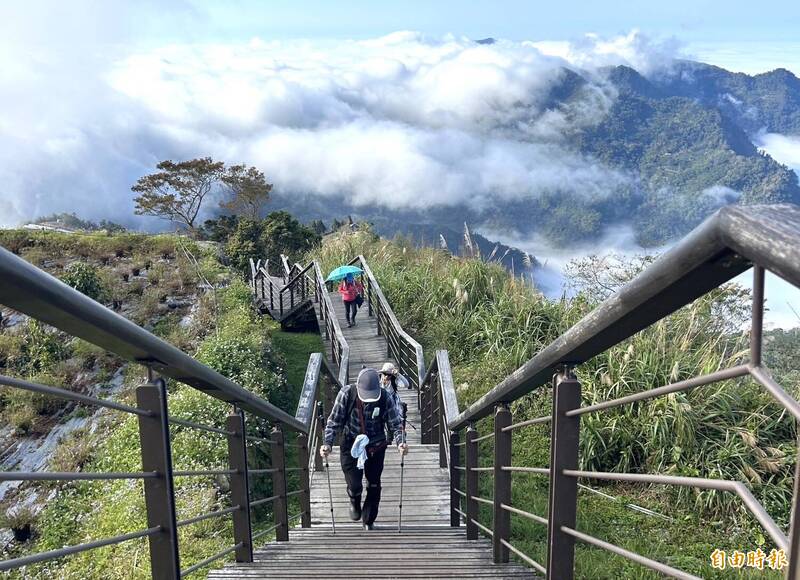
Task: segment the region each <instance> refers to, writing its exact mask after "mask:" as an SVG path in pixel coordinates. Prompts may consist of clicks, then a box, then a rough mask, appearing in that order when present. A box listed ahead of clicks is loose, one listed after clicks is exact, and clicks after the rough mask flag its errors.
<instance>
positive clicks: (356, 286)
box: [339, 281, 364, 302]
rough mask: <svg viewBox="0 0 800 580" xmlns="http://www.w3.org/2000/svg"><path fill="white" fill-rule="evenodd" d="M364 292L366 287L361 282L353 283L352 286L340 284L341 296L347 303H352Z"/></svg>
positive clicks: (344, 283)
mask: <svg viewBox="0 0 800 580" xmlns="http://www.w3.org/2000/svg"><path fill="white" fill-rule="evenodd" d="M363 291H364V285H363V284H362V283H361V282H358V281H356V282H353V283H352V284H348V283H347V282H344V281H343V282H342V283H341V284H339V294H341V295H342V300H344V301H345V302H352V301H353V300H355V299H356V296H358V295H359V294H361V293H362V292H363Z"/></svg>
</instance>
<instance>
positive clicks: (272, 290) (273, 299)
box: [269, 278, 275, 310]
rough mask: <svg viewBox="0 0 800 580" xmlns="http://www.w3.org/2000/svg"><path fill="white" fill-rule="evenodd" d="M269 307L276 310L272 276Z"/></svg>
mask: <svg viewBox="0 0 800 580" xmlns="http://www.w3.org/2000/svg"><path fill="white" fill-rule="evenodd" d="M269 309H270V310H275V290H274V288H273V286H272V278H270V280H269Z"/></svg>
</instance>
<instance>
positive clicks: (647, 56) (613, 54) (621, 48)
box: [528, 29, 685, 75]
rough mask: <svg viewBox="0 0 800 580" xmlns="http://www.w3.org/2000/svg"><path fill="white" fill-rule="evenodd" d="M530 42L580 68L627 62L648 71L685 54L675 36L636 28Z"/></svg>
mask: <svg viewBox="0 0 800 580" xmlns="http://www.w3.org/2000/svg"><path fill="white" fill-rule="evenodd" d="M528 44H530V45H531V46H533V47H535V48H537V49H539V50H540V51H541V52H542V53H544V54H549V55H552V56H557V57H560V58H563V59H564V60H566V61H568V62H570V63H571V64H572V65H574V66H577V67H580V68H586V69H594V68H598V67H601V66H611V65H614V66H616V65H626V66H630V67H633V68H635V69H636V70H637V71H639V72H640V73H642V74H645V75H647V74H650V73H653V72H657V71H659V70H661V69H663V68H668V67H669V65H670V64H671V63H672V61H673V60H674V59H675V58H678V57H683V56H685V55H684V53H683V45H682V44H681V43H680V42H678V40H676V39H675V38H668V39H661V40H656V39H653V38H651V37H649V36H647V35H645V34H642V32H641V31H639V30H635V29H634V30H631V31H630V32H629V33H628V34H624V35H619V36H615V37H611V38H605V37H602V36H599V35H597V34H586V35H585V36H584V37H583V38H581V39H579V40H576V41H572V42H568V41H540V42H531V43H528Z"/></svg>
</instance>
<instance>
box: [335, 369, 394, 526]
mask: <svg viewBox="0 0 800 580" xmlns="http://www.w3.org/2000/svg"><path fill="white" fill-rule="evenodd" d="M387 427H388V429H389V431H390V432H391V434H392V438H393V443H394V444H395V445H396V446H397V449H398V451H399V452H400V455H401V456H403V455H405V454H406V453H408V444H407V443H406V442H405V438H404V437H403V420H402V417H401V415H400V409H399V407H398V406H397V404H396V403H395V400H394V398H393V397H392V396H390V394H389V393H388V392H386V391H384V389H382V388H381V385H380V378H379V376H378V372H377V371H376V370H375V369H369V368H367V369H362V370H361V372H360V373H359V374H358V380H357V381H356V384H355V385H346V386H344V387H342V389H341V390H340V391H339V394H338V395H336V401H335V402H334V404H333V409H332V410H331V414H330V416H329V417H328V422H327V425H326V427H325V435H324V438H323V445H322V447H321V448H320V455H322V457H327V456H328V455H329V454H330V452H331V447H332V445H333V440H334V438H335V437H336V434H337V433H339V432H340V431H341V432H342V442H341V445H340V452H341V462H342V471H343V472H344V477H345V480H346V481H347V495H348V496H349V497H350V518H351V519H352V520H353V521H358V520H359V519H360V520H361V521H362V523H363V525H364V529H367V530H371V529H373V524H374V523H375V518H377V517H378V505H379V504H380V501H381V473H382V472H383V462H384V459H385V456H386V449H387V447H388V446H389V445H390V442H389V440H388V439H387V436H386V430H387ZM364 476H366V478H367V497H366V499H365V500H364V503H363V505H362V503H361V495H362V492H363V488H364V486H363V478H364Z"/></svg>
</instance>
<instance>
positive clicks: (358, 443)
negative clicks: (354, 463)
mask: <svg viewBox="0 0 800 580" xmlns="http://www.w3.org/2000/svg"><path fill="white" fill-rule="evenodd" d="M367 445H369V437H367V436H366V435H364V434H363V433H362V434H361V435H359V436H358V437H356V440H355V441H353V447H351V448H350V455H352V456H353V459H358V468H359V469H364V464H365V463H366V462H367Z"/></svg>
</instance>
